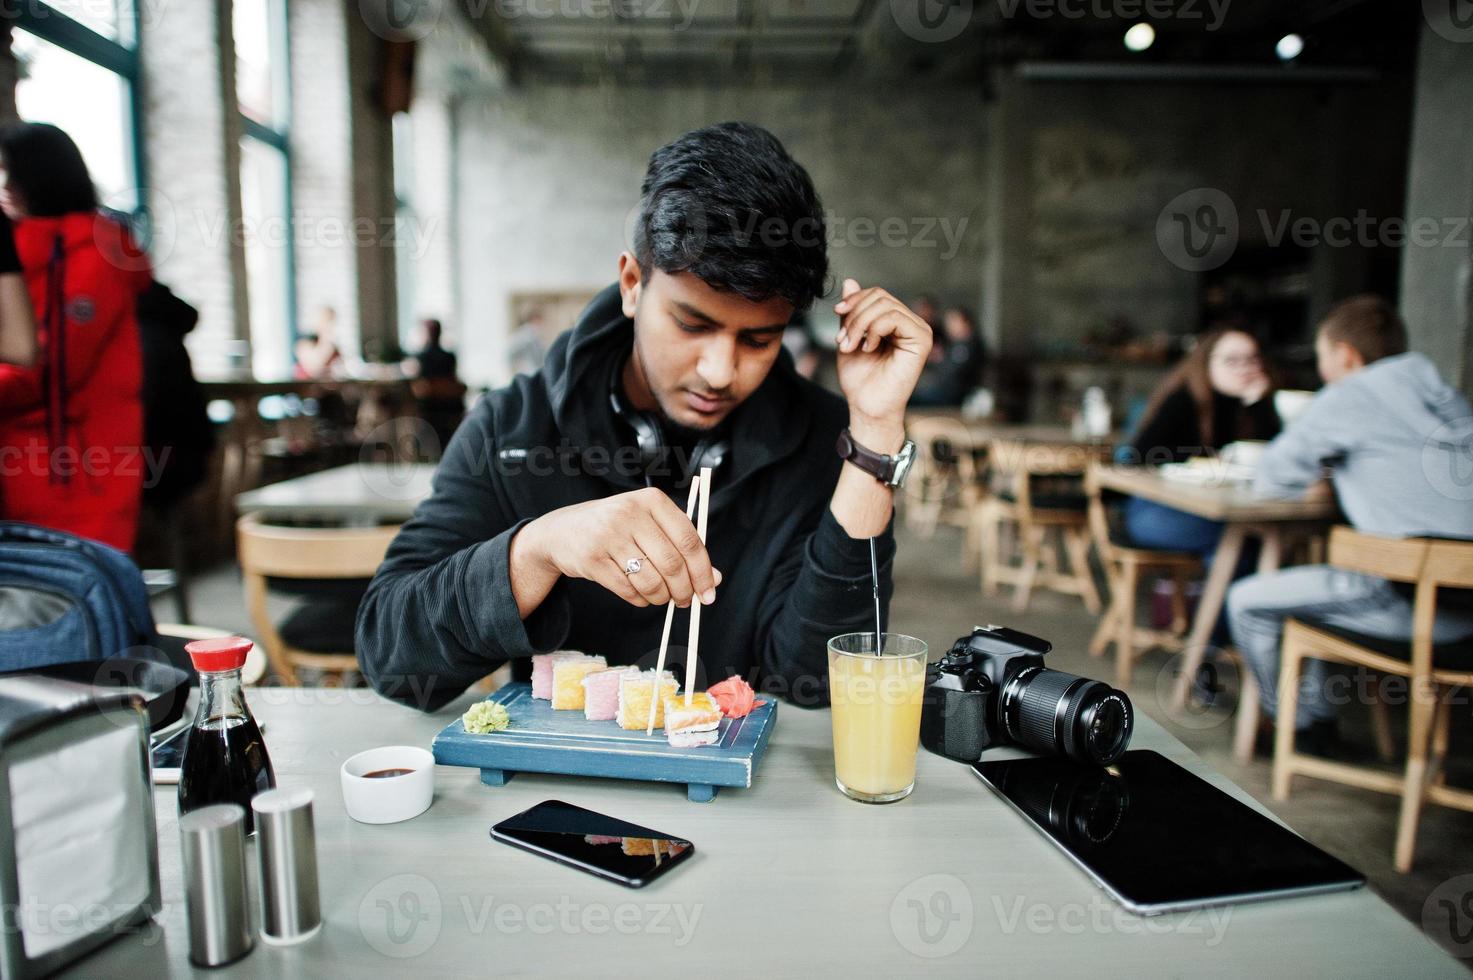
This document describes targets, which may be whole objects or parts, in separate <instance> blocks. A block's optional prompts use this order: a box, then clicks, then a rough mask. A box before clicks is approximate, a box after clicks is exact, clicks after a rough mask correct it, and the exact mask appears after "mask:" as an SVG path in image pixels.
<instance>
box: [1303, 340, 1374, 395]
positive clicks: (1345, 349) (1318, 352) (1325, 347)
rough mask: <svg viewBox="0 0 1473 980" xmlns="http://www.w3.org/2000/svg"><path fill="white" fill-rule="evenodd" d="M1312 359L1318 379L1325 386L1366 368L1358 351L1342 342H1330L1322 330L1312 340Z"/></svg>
mask: <svg viewBox="0 0 1473 980" xmlns="http://www.w3.org/2000/svg"><path fill="white" fill-rule="evenodd" d="M1314 359H1315V366H1316V367H1317V368H1319V372H1320V378H1322V379H1323V380H1324V382H1325V384H1327V385H1332V384H1334V383H1335V382H1337V381H1339V380H1340V379H1341V378H1343V377H1345V376H1346V375H1348V374H1353V373H1355V372H1356V371H1357V370H1359V369H1360V368H1363V367H1365V366H1366V362H1365V359H1364V358H1362V357H1361V356H1360V352H1359V351H1357V350H1356V349H1355V348H1354V347H1352V346H1350V345H1349V344H1347V343H1346V342H1345V341H1343V340H1331V339H1330V338H1329V337H1328V336H1327V335H1326V334H1325V332H1324V331H1323V330H1321V331H1320V332H1319V333H1318V334H1317V335H1315V338H1314Z"/></svg>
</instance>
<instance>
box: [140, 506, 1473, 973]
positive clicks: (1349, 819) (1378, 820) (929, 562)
mask: <svg viewBox="0 0 1473 980" xmlns="http://www.w3.org/2000/svg"><path fill="white" fill-rule="evenodd" d="M898 524H899V522H897V525H898ZM899 534H900V548H899V555H898V558H897V562H896V569H895V581H896V590H895V598H894V601H893V603H892V606H891V623H890V628H891V629H893V630H895V631H898V632H903V633H909V634H912V635H915V636H919V637H920V638H922V639H924V640H925V641H926V642H927V643H928V644H929V645H930V647H931V655H932V658H933V659H934V658H935V657H937V656H939V655H940V654H941V653H943V652H944V651H945V650H946V649H947V648H948V647H949V646H950V644H951V643H952V642H953V641H954V640H955V639H956V638H957V637H959V636H962V635H964V634H966V633H967V632H969V631H970V630H971V627H972V626H973V624H982V623H997V624H1000V625H1007V626H1012V627H1014V628H1017V629H1021V630H1024V631H1026V632H1029V633H1033V634H1036V635H1039V636H1042V637H1044V638H1045V639H1047V640H1049V641H1050V642H1051V643H1053V645H1054V652H1053V653H1052V654H1051V655H1050V658H1049V660H1050V664H1051V665H1052V666H1053V667H1055V668H1057V669H1060V670H1067V671H1070V672H1073V673H1079V674H1086V675H1091V676H1096V677H1100V678H1101V679H1105V680H1109V679H1110V678H1112V677H1113V671H1114V667H1113V661H1106V660H1091V659H1090V657H1089V656H1088V654H1087V653H1086V652H1085V650H1086V645H1087V644H1088V641H1089V638H1090V636H1091V634H1092V633H1093V630H1094V626H1095V622H1096V620H1095V617H1093V616H1091V615H1090V614H1089V613H1087V612H1085V610H1084V608H1083V606H1082V605H1081V603H1080V601H1079V600H1078V599H1077V598H1073V597H1068V596H1061V595H1056V594H1054V593H1051V592H1046V591H1039V592H1036V593H1035V594H1034V597H1033V601H1032V604H1031V605H1030V606H1029V609H1028V611H1027V612H1026V613H1023V614H1021V615H1020V614H1017V613H1014V612H1013V611H1012V607H1011V602H1010V595H1009V594H1008V590H1004V592H1003V594H1002V595H1000V596H998V597H995V598H991V599H987V598H983V597H982V596H981V593H980V591H979V589H978V586H977V578H976V576H975V575H974V574H971V573H965V572H963V571H962V570H961V565H960V561H959V555H960V553H961V552H960V537H959V533H958V532H956V531H954V530H948V529H942V530H940V531H938V532H937V534H936V536H935V537H934V538H932V539H930V540H921V539H919V538H917V537H916V536H915V535H913V534H910V533H908V532H906V531H905V530H904V529H903V528H901V529H900V531H899ZM191 602H192V605H193V608H194V611H195V619H196V620H197V621H198V622H199V623H201V624H202V625H209V626H213V627H218V628H221V629H228V630H232V631H239V632H244V633H246V634H247V635H249V634H250V633H251V632H252V630H251V627H250V621H249V618H248V617H247V615H246V611H245V607H244V604H243V602H242V594H241V587H240V576H239V573H238V571H237V570H236V569H235V568H234V567H233V566H228V565H222V566H219V567H217V568H216V569H213V570H211V571H210V572H208V573H205V574H203V575H201V576H199V577H197V578H196V579H195V581H194V583H193V591H192V593H191ZM271 606H272V608H273V609H274V610H276V611H277V612H278V614H280V613H282V612H284V611H285V610H287V609H288V608H290V602H289V601H284V600H279V599H277V598H275V597H273V598H272V599H271ZM155 611H156V614H157V616H158V618H159V620H160V621H161V622H164V621H170V620H172V619H174V618H175V614H174V609H173V605H172V603H171V602H169V601H168V600H167V598H165V599H163V600H161V601H159V602H158V604H157V606H156V610H155ZM1141 615H1142V616H1145V615H1146V610H1144V609H1142V612H1141ZM1173 667H1174V664H1173V663H1172V661H1171V658H1169V657H1168V656H1167V655H1166V654H1165V653H1163V652H1161V651H1155V652H1152V653H1148V654H1147V655H1146V656H1145V657H1144V658H1143V659H1142V660H1141V661H1140V662H1139V663H1138V664H1137V667H1136V671H1135V678H1134V680H1133V682H1132V684H1131V685H1130V687H1129V693H1130V696H1131V699H1132V701H1133V702H1134V703H1135V705H1136V707H1137V709H1138V710H1140V711H1143V712H1145V713H1146V714H1149V715H1150V716H1151V717H1153V718H1154V719H1156V720H1157V721H1158V722H1161V723H1162V724H1163V725H1164V726H1165V727H1166V728H1167V729H1169V730H1170V731H1171V732H1172V733H1173V734H1175V735H1176V736H1177V737H1178V738H1180V739H1181V740H1182V741H1183V742H1185V743H1186V744H1187V745H1188V746H1189V747H1190V748H1192V749H1193V750H1194V751H1196V752H1197V753H1198V754H1200V755H1201V756H1202V757H1203V758H1204V759H1206V760H1207V762H1208V763H1209V764H1210V765H1211V766H1213V767H1214V768H1216V769H1218V770H1219V771H1221V772H1222V773H1224V774H1225V775H1227V776H1228V777H1229V778H1230V779H1232V780H1233V781H1235V782H1236V783H1238V785H1240V786H1242V787H1243V788H1244V789H1246V790H1247V791H1248V792H1249V793H1251V794H1253V795H1254V796H1255V797H1257V798H1258V799H1259V800H1262V801H1263V802H1264V803H1265V804H1267V805H1268V806H1269V808H1270V809H1272V810H1273V811H1274V812H1275V813H1277V814H1278V815H1279V816H1280V817H1282V818H1283V819H1284V820H1285V821H1286V822H1287V823H1288V824H1289V826H1291V827H1293V828H1294V829H1295V830H1296V831H1298V832H1299V833H1301V834H1303V835H1304V836H1305V837H1307V838H1309V839H1310V840H1311V841H1313V842H1314V843H1316V844H1318V845H1319V846H1321V847H1323V848H1324V849H1325V850H1327V851H1329V852H1330V853H1332V854H1334V855H1336V856H1337V857H1339V858H1341V859H1342V860H1344V861H1347V862H1348V863H1350V864H1351V865H1353V866H1354V867H1356V868H1358V869H1360V870H1361V871H1362V872H1364V873H1365V874H1366V875H1367V876H1368V877H1369V878H1370V882H1371V887H1372V888H1373V889H1375V891H1376V892H1378V893H1379V894H1380V895H1382V896H1383V897H1384V898H1385V899H1386V900H1387V901H1388V902H1390V903H1391V905H1392V906H1393V907H1395V908H1396V909H1397V910H1399V911H1400V912H1401V913H1402V914H1403V915H1405V916H1407V917H1408V918H1409V919H1410V920H1412V921H1413V922H1415V923H1418V924H1419V925H1420V924H1421V923H1422V921H1423V909H1424V906H1430V905H1431V904H1432V901H1431V900H1432V894H1433V892H1434V891H1435V890H1436V889H1438V887H1439V886H1440V885H1442V884H1444V883H1445V882H1447V881H1448V880H1449V879H1451V878H1453V877H1455V876H1458V875H1463V874H1467V873H1470V872H1473V860H1470V857H1469V855H1470V849H1469V846H1468V845H1469V841H1470V840H1473V814H1467V813H1460V812H1457V811H1453V810H1448V809H1444V808H1441V807H1430V808H1428V809H1427V810H1426V811H1425V812H1424V815H1423V818H1422V823H1421V831H1420V834H1419V835H1418V845H1417V858H1416V865H1415V868H1414V870H1413V871H1412V873H1410V874H1405V875H1402V874H1398V873H1397V872H1396V871H1395V870H1394V869H1393V868H1392V864H1391V848H1392V842H1393V839H1394V838H1395V834H1396V818H1397V806H1398V801H1397V799H1396V798H1395V797H1391V796H1385V795H1381V794H1377V793H1370V792H1364V791H1359V790H1352V789H1350V788H1349V787H1342V786H1338V785H1335V784H1332V783H1326V782H1321V781H1317V780H1310V779H1304V778H1299V779H1297V780H1296V781H1295V783H1294V788H1293V794H1292V796H1291V797H1290V799H1289V800H1288V801H1287V802H1283V803H1278V802H1275V801H1274V800H1273V799H1272V798H1271V797H1270V794H1269V761H1268V759H1267V758H1265V757H1259V758H1257V759H1255V760H1254V761H1253V762H1252V763H1250V764H1248V765H1240V764H1238V763H1236V762H1235V761H1234V760H1233V757H1232V753H1231V746H1230V740H1231V736H1232V714H1231V711H1232V708H1233V705H1234V704H1235V697H1236V683H1235V681H1236V678H1235V677H1228V678H1226V683H1227V686H1228V690H1227V691H1226V693H1225V694H1223V695H1222V696H1221V697H1220V698H1219V701H1220V706H1219V707H1217V708H1214V709H1211V710H1208V711H1205V712H1196V713H1192V714H1187V715H1182V714H1181V713H1173V712H1169V711H1167V710H1166V709H1165V707H1164V697H1163V693H1162V692H1164V690H1165V689H1166V688H1167V687H1169V683H1170V680H1171V678H1172V676H1173ZM1467 716H1468V712H1467V710H1466V708H1464V709H1463V710H1462V712H1461V714H1455V715H1454V725H1453V735H1452V750H1451V753H1450V758H1451V759H1452V760H1453V765H1452V766H1451V767H1450V773H1449V781H1450V782H1451V783H1453V784H1455V785H1465V786H1473V726H1469V725H1467V724H1466V719H1467ZM1392 719H1393V726H1394V728H1395V729H1396V730H1397V731H1399V732H1403V733H1404V731H1405V715H1404V714H1401V713H1396V710H1395V709H1393V715H1392ZM1460 722H1463V724H1461V725H1460V724H1459V723H1460ZM1341 734H1342V737H1343V738H1344V739H1345V740H1346V741H1347V742H1349V743H1351V744H1352V745H1359V746H1367V747H1368V746H1369V744H1370V735H1369V722H1368V719H1367V716H1366V713H1365V710H1364V709H1363V708H1359V707H1357V706H1352V707H1350V708H1347V709H1346V710H1345V712H1344V714H1343V716H1342V720H1341ZM1403 737H1404V736H1403ZM1367 751H1369V749H1368V748H1367ZM980 791H981V790H980V786H979V792H980ZM1467 891H1468V889H1467V888H1461V889H1458V890H1457V896H1455V897H1463V896H1464V893H1466V892H1467ZM1433 911H1434V912H1435V911H1436V910H1435V909H1434V910H1433ZM1433 935H1434V938H1436V939H1438V940H1439V941H1442V942H1444V943H1447V942H1448V938H1447V935H1446V931H1445V930H1439V929H1436V928H1434V929H1433ZM1467 951H1468V949H1467V947H1466V946H1464V947H1463V952H1464V954H1465V955H1466V954H1467Z"/></svg>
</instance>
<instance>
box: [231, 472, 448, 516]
mask: <svg viewBox="0 0 1473 980" xmlns="http://www.w3.org/2000/svg"><path fill="white" fill-rule="evenodd" d="M434 475H435V466H434V464H433V463H352V464H350V465H348V466H337V467H334V468H332V469H330V470H322V471H320V472H317V473H309V474H308V475H306V476H299V477H297V478H295V479H292V480H283V481H281V482H280V483H271V484H267V485H266V486H264V487H257V488H256V489H255V490H247V491H246V492H245V493H241V494H237V495H236V498H235V510H236V512H237V513H239V514H249V513H259V514H261V515H262V516H263V517H264V518H265V519H266V520H268V521H270V520H278V521H279V520H325V521H341V522H343V523H352V524H378V523H399V524H402V523H404V522H405V521H407V520H409V518H410V517H412V516H414V508H415V507H417V506H418V505H419V502H420V501H421V500H424V499H425V498H426V497H428V496H429V495H430V481H431V480H432V479H433V478H434Z"/></svg>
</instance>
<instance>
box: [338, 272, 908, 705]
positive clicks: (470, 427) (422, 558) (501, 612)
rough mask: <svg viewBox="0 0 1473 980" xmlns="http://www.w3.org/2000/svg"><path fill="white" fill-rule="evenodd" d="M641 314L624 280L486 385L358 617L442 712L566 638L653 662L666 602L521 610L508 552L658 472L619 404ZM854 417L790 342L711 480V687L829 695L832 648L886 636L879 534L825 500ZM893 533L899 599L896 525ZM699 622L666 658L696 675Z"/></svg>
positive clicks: (556, 601) (577, 584) (598, 591)
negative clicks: (874, 572) (527, 371)
mask: <svg viewBox="0 0 1473 980" xmlns="http://www.w3.org/2000/svg"><path fill="white" fill-rule="evenodd" d="M633 326H634V325H633V323H632V322H631V321H630V320H629V319H628V318H627V317H625V316H624V315H623V314H622V313H621V312H620V302H619V293H618V290H617V289H616V288H614V287H610V288H609V289H607V290H605V291H604V292H602V293H600V294H599V295H598V296H597V297H596V298H595V299H594V301H593V302H592V303H591V304H589V306H588V309H586V310H584V312H583V314H582V316H581V317H580V318H579V321H578V323H577V324H576V325H575V326H574V327H573V329H572V330H570V331H568V332H566V333H564V334H562V335H561V336H560V337H559V338H558V339H557V340H556V341H555V342H554V344H553V346H552V349H551V350H550V351H549V352H548V356H547V362H546V364H545V365H544V366H543V368H542V370H541V371H539V372H538V373H536V374H532V375H518V376H517V378H516V379H515V380H514V381H513V382H512V383H511V384H510V385H509V386H507V387H505V388H502V389H500V390H498V391H495V392H492V393H491V394H489V395H487V396H486V397H485V398H484V399H482V400H481V402H480V404H479V405H478V406H477V407H476V408H475V410H474V411H473V412H472V413H471V415H470V416H469V417H467V418H466V420H465V422H464V423H462V424H461V426H460V428H459V429H458V430H457V431H456V433H455V437H454V439H452V440H451V442H450V444H449V446H447V447H446V451H445V456H444V458H443V459H442V461H441V462H440V466H439V469H438V471H437V472H436V474H435V480H434V492H433V493H432V495H431V496H430V498H429V499H428V500H426V501H425V502H424V503H422V504H420V506H419V508H418V509H417V510H416V511H415V515H414V517H413V518H412V519H411V520H410V521H409V523H407V524H405V525H404V528H403V530H401V531H400V532H399V535H398V537H396V538H395V539H394V543H393V544H392V545H391V546H390V548H389V553H388V556H387V557H386V558H385V560H384V563H383V565H382V566H381V567H380V568H379V570H378V574H377V575H375V576H374V579H373V583H372V584H371V585H370V586H369V589H368V594H367V595H366V596H364V599H363V603H362V605H361V606H360V607H359V610H358V659H359V662H360V664H361V666H362V668H363V672H364V674H365V676H367V677H368V678H369V680H370V681H372V683H373V685H374V687H375V688H377V689H378V690H379V691H380V692H381V693H383V694H384V695H386V696H389V697H393V698H397V699H399V700H401V701H404V702H406V703H409V704H413V705H414V706H416V707H419V708H422V709H424V710H433V709H435V708H437V707H439V706H440V705H443V704H444V703H446V702H447V701H449V700H451V699H453V698H454V697H455V696H456V695H458V694H459V693H460V692H461V691H463V690H465V688H466V687H467V686H469V685H470V684H471V683H473V682H475V681H476V680H478V679H480V678H481V677H484V676H485V675H486V674H488V673H490V672H491V671H493V670H495V669H496V668H497V667H498V666H500V665H501V664H503V663H505V662H506V661H507V660H509V659H510V660H517V659H518V658H521V659H522V660H525V659H526V658H529V657H530V656H531V655H532V654H534V653H540V652H546V651H551V650H557V649H564V648H566V649H576V650H583V651H585V652H588V653H599V654H603V655H604V656H605V657H607V658H608V662H609V664H610V665H618V664H640V665H641V666H644V667H652V666H653V665H654V662H655V659H656V656H657V654H658V651H659V643H660V629H661V626H662V625H663V622H664V615H665V610H664V608H663V607H644V608H638V607H635V606H631V605H629V604H628V603H626V602H625V601H624V600H623V599H621V598H619V597H618V596H616V595H614V594H613V593H611V592H608V591H607V590H605V589H604V588H603V587H602V586H600V585H598V584H596V583H594V582H589V581H585V580H582V579H568V578H564V579H561V580H559V582H558V584H557V585H556V586H555V587H554V588H553V590H552V592H551V593H550V594H549V595H548V597H547V598H546V599H545V600H544V601H543V603H542V604H541V605H540V606H539V607H538V608H537V609H536V610H535V611H534V612H533V613H532V614H531V615H530V616H528V617H527V619H526V621H525V622H524V621H523V620H522V619H521V617H520V616H519V615H518V611H517V604H516V600H515V598H514V597H513V595H512V590H511V576H510V571H509V564H508V552H509V549H510V545H511V539H512V537H513V536H514V535H515V534H516V533H517V531H519V530H520V529H521V527H522V526H523V525H524V524H525V523H527V522H528V521H530V520H532V519H533V518H536V517H539V516H541V515H543V514H546V513H548V512H549V511H552V510H556V509H557V508H559V507H564V506H567V505H569V504H575V503H581V502H583V501H587V500H595V499H601V498H604V497H608V496H612V495H614V494H617V493H624V492H627V491H630V490H635V489H639V488H640V487H643V486H644V485H645V482H644V475H643V471H642V469H641V468H640V467H639V465H638V464H637V462H636V460H637V459H638V450H637V449H636V448H635V440H634V435H633V433H632V431H626V426H625V423H624V422H623V421H622V420H620V419H619V418H618V417H617V416H615V415H614V413H613V411H612V409H611V408H610V405H609V386H610V381H609V379H610V377H611V376H612V375H613V373H614V366H615V365H622V364H623V362H624V360H625V359H626V358H627V357H628V356H629V352H630V350H631V347H632V344H633V336H634V335H633ZM847 421H848V409H847V407H846V406H845V404H844V402H843V400H842V399H840V398H838V397H836V396H835V395H833V394H832V393H830V392H827V391H825V390H824V389H822V388H819V387H818V386H817V385H814V384H812V383H811V382H809V381H806V380H804V379H803V378H800V377H799V376H798V375H797V373H796V372H795V371H794V370H793V365H792V360H791V358H789V357H788V355H787V354H785V353H782V354H780V355H779V357H778V361H777V363H776V364H775V365H774V366H773V368H772V371H771V372H770V373H769V375H768V377H767V378H766V380H765V381H763V383H762V384H761V386H759V387H758V389H757V390H756V391H755V392H753V393H752V395H751V396H750V397H749V398H748V399H747V400H746V401H745V402H743V403H742V404H741V405H739V406H738V407H737V408H736V409H735V410H734V411H733V412H732V415H731V417H730V432H731V436H730V438H731V449H730V451H729V452H728V453H727V455H726V458H725V462H724V463H723V464H722V465H721V467H720V468H719V469H718V470H717V471H716V474H715V476H714V478H713V481H712V493H711V511H710V515H709V518H708V529H707V548H708V550H709V551H710V554H711V560H712V563H713V564H714V565H715V566H716V567H717V568H718V569H720V570H721V573H722V576H723V580H722V584H721V585H720V587H718V588H717V590H716V601H715V603H713V604H712V605H710V606H706V607H704V608H703V609H702V612H701V640H700V671H699V673H698V682H699V684H700V685H702V686H704V685H707V684H711V683H714V682H716V681H718V680H722V679H724V678H726V677H728V676H730V675H732V674H739V675H741V676H742V677H744V678H746V679H747V680H748V681H750V682H751V683H752V684H753V686H756V687H759V688H761V689H764V690H767V691H769V692H773V693H778V694H782V695H784V696H786V697H787V698H788V699H789V700H791V701H793V702H795V703H797V704H802V705H820V704H825V703H827V701H828V685H827V673H828V665H827V653H826V649H827V648H826V641H827V640H828V638H829V637H831V636H835V635H838V634H841V633H851V632H859V631H865V630H873V629H874V625H875V624H874V604H873V600H872V598H871V589H870V566H869V546H868V543H867V542H866V541H865V540H864V539H862V538H861V539H855V538H851V537H849V535H848V534H847V533H846V532H845V531H844V529H843V528H842V527H840V526H839V524H838V522H837V521H836V520H835V519H834V517H833V514H832V513H831V512H830V511H829V506H828V504H829V499H830V497H832V495H833V492H834V485H835V483H836V482H837V481H838V478H839V468H840V466H842V465H843V464H842V462H841V461H840V459H839V457H838V455H837V454H836V453H835V451H834V441H835V440H836V439H837V438H838V435H839V431H840V430H841V429H842V428H843V427H844V425H845V424H846V423H847ZM677 492H678V494H679V496H678V499H676V500H675V502H676V504H677V506H679V507H680V508H681V509H682V510H683V509H684V507H685V493H684V492H683V491H677ZM876 543H877V545H878V549H879V562H880V565H879V567H880V598H881V606H882V608H884V609H888V606H889V600H890V594H891V582H890V565H891V560H892V558H893V556H894V551H895V543H894V538H893V535H892V533H891V530H890V529H889V528H887V529H886V531H885V532H884V533H883V534H882V535H881V536H880V537H879V538H878V539H877V542H876ZM631 557H632V556H631ZM688 616H689V613H688V612H687V611H685V610H678V611H677V612H676V615H675V623H674V626H673V628H672V630H671V634H670V636H671V639H670V650H669V653H668V656H667V663H668V664H670V665H671V666H673V667H675V668H677V673H678V675H679V676H681V677H682V678H683V677H684V673H683V671H684V663H685V637H686V633H687V623H688ZM524 666H525V665H524Z"/></svg>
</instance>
